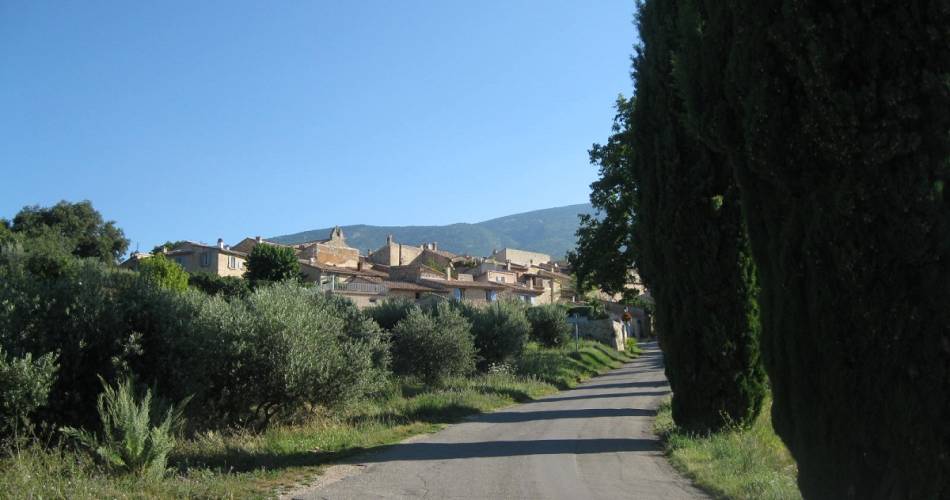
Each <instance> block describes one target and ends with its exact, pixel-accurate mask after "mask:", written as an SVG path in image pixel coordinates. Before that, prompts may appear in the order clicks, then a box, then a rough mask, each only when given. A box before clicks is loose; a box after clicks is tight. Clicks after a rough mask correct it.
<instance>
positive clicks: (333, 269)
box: [297, 259, 389, 278]
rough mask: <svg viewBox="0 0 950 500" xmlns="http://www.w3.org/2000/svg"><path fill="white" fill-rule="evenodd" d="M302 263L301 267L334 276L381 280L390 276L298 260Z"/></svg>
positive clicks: (367, 270) (375, 271) (377, 272)
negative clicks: (376, 278) (373, 277)
mask: <svg viewBox="0 0 950 500" xmlns="http://www.w3.org/2000/svg"><path fill="white" fill-rule="evenodd" d="M297 260H298V261H299V262H300V265H301V266H307V267H312V268H314V269H319V270H321V271H324V272H328V273H334V274H345V275H347V276H375V277H379V278H388V277H389V274H387V273H384V272H382V271H377V270H375V269H363V270H359V269H353V268H351V267H337V266H328V265H324V264H318V263H316V262H313V263H311V262H310V261H309V260H307V259H297Z"/></svg>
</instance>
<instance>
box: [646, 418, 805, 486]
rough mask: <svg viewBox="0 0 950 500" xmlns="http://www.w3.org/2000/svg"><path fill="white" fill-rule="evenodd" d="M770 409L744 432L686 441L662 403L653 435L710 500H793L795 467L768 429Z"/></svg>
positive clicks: (720, 433) (737, 431) (787, 453)
mask: <svg viewBox="0 0 950 500" xmlns="http://www.w3.org/2000/svg"><path fill="white" fill-rule="evenodd" d="M770 407H771V403H770V402H769V403H767V404H766V405H765V408H764V409H763V410H762V414H761V415H759V418H758V419H756V421H755V423H754V424H753V425H752V426H751V427H749V428H746V429H739V428H736V429H729V430H726V431H723V432H719V433H714V434H711V435H709V436H692V435H689V434H685V433H683V432H680V431H679V430H677V428H676V426H675V424H674V423H673V415H672V411H671V409H670V405H669V403H666V404H664V405H663V406H661V407H660V411H659V414H658V415H657V418H656V430H657V432H658V433H659V434H660V435H661V436H663V438H664V441H665V444H666V452H667V455H668V456H669V458H670V462H671V463H672V464H673V466H674V467H676V468H677V469H678V470H679V471H680V472H682V473H683V474H685V475H686V476H687V477H689V478H690V479H691V480H693V482H694V483H695V484H696V485H697V486H699V487H700V488H702V489H704V490H705V491H707V492H709V493H710V494H712V495H713V496H715V497H716V498H731V499H756V500H758V499H776V500H778V499H781V500H785V499H799V498H801V493H799V491H798V486H797V485H796V477H797V476H798V468H797V467H796V465H795V461H794V460H793V459H792V456H791V455H790V454H789V452H788V449H787V448H785V445H784V444H783V443H782V441H781V439H779V437H778V436H777V435H776V434H775V431H774V430H773V429H772V423H771V419H770V418H769V413H770V411H769V410H770Z"/></svg>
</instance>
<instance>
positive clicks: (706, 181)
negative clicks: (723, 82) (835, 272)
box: [630, 0, 766, 432]
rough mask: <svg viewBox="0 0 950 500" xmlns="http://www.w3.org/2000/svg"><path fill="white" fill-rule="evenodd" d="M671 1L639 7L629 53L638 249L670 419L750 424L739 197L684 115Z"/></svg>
mask: <svg viewBox="0 0 950 500" xmlns="http://www.w3.org/2000/svg"><path fill="white" fill-rule="evenodd" d="M677 8H678V5H677V2H674V1H668V0H667V1H664V0H648V1H646V2H645V3H644V4H643V5H642V7H641V10H640V14H639V19H638V23H639V29H640V37H641V40H642V46H641V47H640V48H639V50H638V53H637V54H636V57H635V59H634V79H635V83H636V94H635V103H634V107H633V112H632V116H631V120H630V123H631V126H632V128H633V130H632V141H633V144H632V151H633V153H632V169H633V172H632V177H633V179H634V186H632V188H633V192H634V197H635V205H636V207H637V213H636V218H635V220H634V224H633V247H634V249H635V253H636V255H637V258H638V261H637V264H638V267H639V269H640V271H641V275H642V276H643V278H644V280H645V281H646V282H647V284H648V285H649V286H650V288H651V290H652V292H653V296H654V298H655V299H656V321H657V332H658V334H659V336H660V342H661V346H662V348H663V352H664V355H665V361H666V373H667V378H668V379H669V380H670V385H671V387H672V389H673V418H674V420H675V422H676V423H677V425H679V426H680V427H682V428H685V429H688V430H693V431H700V432H705V431H710V430H716V429H719V428H721V427H723V426H724V425H725V424H726V423H727V422H730V421H731V422H736V423H739V424H743V423H747V422H750V421H751V420H752V419H754V418H755V417H756V415H758V413H759V411H760V409H761V405H762V399H763V397H764V394H765V392H766V381H765V374H764V371H763V369H762V367H761V363H760V361H759V351H758V336H759V323H758V306H757V304H756V301H755V296H756V293H757V284H756V275H755V268H754V265H753V264H752V260H751V255H750V251H749V249H748V243H747V240H746V237H745V230H744V227H743V224H742V211H741V205H740V203H739V193H738V189H737V187H736V185H735V182H734V177H733V175H732V170H731V168H730V166H729V164H728V162H727V159H726V158H725V157H724V155H722V154H720V153H717V152H715V151H713V150H711V149H710V148H708V147H706V146H705V145H704V144H703V143H702V142H700V141H699V140H697V138H696V136H695V134H693V133H691V132H690V131H689V130H687V128H686V127H685V126H684V124H683V123H682V122H681V117H682V115H683V113H684V103H683V101H682V98H681V97H680V95H679V92H678V90H677V89H676V87H675V82H674V74H673V71H674V61H673V59H672V58H671V55H672V54H673V53H674V52H675V50H676V49H677V43H678V42H677V40H678V35H677V15H678V11H677Z"/></svg>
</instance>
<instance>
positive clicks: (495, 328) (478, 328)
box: [454, 301, 531, 370]
mask: <svg viewBox="0 0 950 500" xmlns="http://www.w3.org/2000/svg"><path fill="white" fill-rule="evenodd" d="M454 307H455V308H457V309H459V310H460V311H461V312H462V314H463V315H465V316H466V317H467V318H468V319H469V320H470V321H471V322H472V333H473V334H474V335H475V348H476V349H477V350H478V355H479V369H482V370H485V369H487V368H488V367H489V366H490V365H492V364H501V363H508V364H511V363H512V362H513V361H514V360H515V359H516V358H517V357H518V356H519V355H520V354H521V352H522V351H523V350H524V345H525V342H527V340H528V334H529V333H530V332H531V324H530V323H528V318H527V317H525V312H524V309H525V308H524V306H522V305H521V304H519V303H517V302H513V301H498V302H492V303H491V304H490V305H489V306H487V307H475V306H472V305H470V304H466V303H464V302H456V303H455V305H454Z"/></svg>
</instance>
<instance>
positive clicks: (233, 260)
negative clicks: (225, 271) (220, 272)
mask: <svg viewBox="0 0 950 500" xmlns="http://www.w3.org/2000/svg"><path fill="white" fill-rule="evenodd" d="M228 267H229V268H231V269H237V268H238V267H240V266H239V265H238V260H237V257H235V256H233V255H228Z"/></svg>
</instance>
